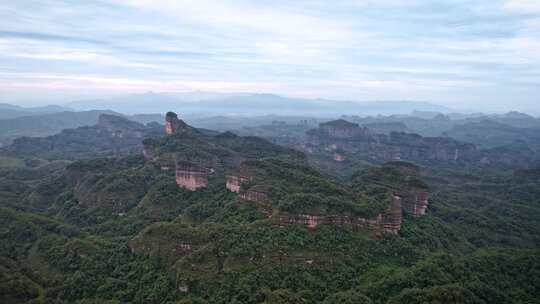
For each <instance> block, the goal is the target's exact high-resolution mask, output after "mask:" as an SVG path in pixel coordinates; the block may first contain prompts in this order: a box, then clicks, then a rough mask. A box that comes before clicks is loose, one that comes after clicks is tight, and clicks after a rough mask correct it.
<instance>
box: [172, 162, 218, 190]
mask: <svg viewBox="0 0 540 304" xmlns="http://www.w3.org/2000/svg"><path fill="white" fill-rule="evenodd" d="M209 174H210V172H209V170H206V169H204V168H199V167H197V166H192V165H185V164H177V166H176V184H178V186H180V187H182V188H185V189H187V190H189V191H196V190H198V189H201V188H206V187H207V186H208V176H209Z"/></svg>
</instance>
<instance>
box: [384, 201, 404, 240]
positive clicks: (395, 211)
mask: <svg viewBox="0 0 540 304" xmlns="http://www.w3.org/2000/svg"><path fill="white" fill-rule="evenodd" d="M402 220H403V217H402V199H401V197H400V196H397V195H394V196H393V197H392V205H391V206H390V210H389V211H388V212H387V213H386V214H384V215H383V229H384V231H385V232H387V233H393V234H398V233H399V230H401V222H402Z"/></svg>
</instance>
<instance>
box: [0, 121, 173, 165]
mask: <svg viewBox="0 0 540 304" xmlns="http://www.w3.org/2000/svg"><path fill="white" fill-rule="evenodd" d="M80 113H83V114H84V115H86V116H85V117H86V118H87V119H89V120H90V119H92V115H94V114H95V113H98V111H94V112H92V113H87V112H80ZM77 114H79V113H77ZM75 115H76V114H75ZM75 115H74V116H75ZM77 117H79V118H80V117H81V115H77ZM162 133H163V127H162V126H161V125H153V126H145V125H143V124H141V123H138V122H135V121H132V120H129V119H127V118H125V117H122V116H117V115H111V114H99V117H98V121H97V124H95V125H93V126H82V127H78V128H69V129H64V130H62V131H61V132H60V133H58V134H55V135H51V136H47V137H27V136H24V137H20V138H17V139H15V140H14V141H13V143H12V144H11V145H9V146H7V147H6V148H4V149H3V150H4V152H5V153H6V154H7V155H10V156H13V157H27V158H34V157H37V158H42V159H49V160H54V159H70V160H71V159H80V158H88V157H103V156H109V157H110V156H118V155H125V154H129V153H130V152H134V151H138V152H139V153H140V151H141V148H142V145H141V141H142V139H143V138H144V137H145V136H150V135H161V134H162Z"/></svg>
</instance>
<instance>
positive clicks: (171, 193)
mask: <svg viewBox="0 0 540 304" xmlns="http://www.w3.org/2000/svg"><path fill="white" fill-rule="evenodd" d="M167 117H169V115H168V116H167ZM173 118H174V117H173ZM357 120H358V121H360V119H357ZM367 122H368V123H373V122H369V121H367ZM166 123H167V124H170V125H168V128H169V129H168V130H172V131H171V133H170V134H164V132H163V129H164V128H163V126H161V125H157V124H155V123H151V124H148V125H143V124H140V123H135V122H130V121H127V119H125V118H120V117H111V115H105V116H102V117H101V118H100V119H99V121H98V124H97V125H96V126H92V127H80V128H78V129H70V130H64V131H62V132H61V133H58V134H56V135H52V136H49V137H43V138H29V137H27V138H21V139H16V140H15V141H14V142H13V144H11V145H9V146H7V147H6V148H4V149H3V150H2V151H1V154H0V240H1V242H0V303H373V304H377V303H381V304H383V303H388V304H394V303H413V304H414V303H419V304H420V303H433V304H435V303H456V304H457V303H478V304H484V303H485V304H492V303H524V304H525V303H527V304H530V303H540V249H539V248H540V224H539V222H540V221H539V219H540V186H539V185H540V171H539V170H540V169H539V168H540V166H539V163H538V162H536V161H537V159H538V158H535V157H528V156H527V157H522V156H521V155H520V154H519V153H520V152H522V151H523V150H521V151H517V152H515V155H517V156H516V159H518V160H519V161H515V162H514V161H507V160H508V159H510V160H513V158H512V156H513V155H514V154H513V153H514V152H512V151H511V150H508V148H507V146H508V144H509V139H508V138H509V137H511V132H517V131H516V129H517V128H518V127H515V126H510V125H508V126H506V127H505V128H502V127H500V128H498V129H496V130H495V131H493V132H502V131H500V130H505V131H504V133H497V134H502V135H504V136H502V135H501V136H499V135H497V134H496V136H490V137H489V138H488V137H485V136H482V134H483V133H482V132H487V131H486V130H493V129H491V128H490V127H489V126H488V127H484V126H481V124H482V121H471V122H470V123H471V124H474V126H475V128H470V129H464V128H463V127H453V129H452V132H449V134H448V135H449V136H452V134H455V136H456V139H452V141H450V140H448V139H447V138H446V137H445V138H446V139H444V140H440V141H436V142H445V143H446V142H451V143H452V146H451V148H452V149H454V148H455V147H469V145H470V144H471V143H470V142H466V140H465V139H470V140H471V141H474V140H476V138H484V139H485V141H484V142H482V143H480V144H481V145H483V146H481V147H480V148H478V149H472V150H470V151H472V152H470V153H477V152H475V151H480V152H478V157H477V155H476V154H471V155H472V156H470V157H468V158H464V159H459V160H458V158H457V157H455V158H453V157H446V154H444V155H443V156H444V157H436V158H435V157H434V158H432V159H430V160H429V161H425V162H424V161H421V160H419V159H415V158H414V157H412V156H414V155H422V154H418V153H416V150H413V149H419V150H418V151H421V153H428V152H429V151H430V150H428V148H426V147H425V146H424V145H428V144H429V143H432V142H435V141H433V140H431V139H429V138H428V139H425V140H424V138H422V137H421V135H415V136H416V137H414V138H420V139H421V140H418V142H419V143H421V144H418V145H417V146H414V145H413V144H411V143H410V142H403V143H396V142H390V143H389V144H388V145H387V146H388V147H391V149H393V150H391V151H392V152H393V153H394V152H395V151H396V150H395V147H396V146H397V147H401V148H403V147H407V149H409V150H407V151H408V152H407V153H409V154H404V153H402V151H401V150H400V151H398V152H400V155H401V158H400V159H399V160H397V159H393V160H392V159H390V158H392V157H393V156H392V157H390V158H389V159H382V158H372V157H369V154H362V153H364V152H363V151H368V150H366V149H367V148H363V147H364V146H365V143H366V142H369V141H368V140H364V139H351V140H349V139H347V138H339V140H334V141H332V140H331V137H330V141H328V140H329V139H328V137H326V138H325V141H324V142H323V141H320V140H319V141H314V140H313V139H311V142H309V143H308V144H309V145H307V144H304V142H302V141H304V140H306V137H305V134H304V132H303V131H304V130H305V129H306V128H305V127H299V126H298V125H292V126H291V129H292V130H291V133H290V134H292V135H291V136H288V137H286V138H285V139H284V140H283V142H281V143H282V144H285V145H286V147H285V146H280V145H277V144H275V143H272V142H271V141H269V140H266V139H262V138H258V137H253V136H245V137H244V136H238V135H236V134H233V133H231V132H225V133H219V132H213V131H209V130H203V129H196V128H194V127H191V126H188V125H186V124H184V123H183V122H181V121H177V120H174V119H171V120H170V121H167V122H166ZM391 123H393V124H394V125H396V127H397V128H400V130H401V131H400V132H402V131H403V130H404V128H403V125H406V126H405V127H406V129H405V130H407V131H408V130H410V129H413V128H414V127H415V126H409V125H408V124H407V121H404V122H402V124H395V123H394V122H391ZM500 123H502V122H498V124H500ZM274 127H275V130H278V131H277V132H279V133H280V134H281V133H283V132H287V128H288V127H287V126H286V125H282V124H280V125H276V126H274ZM374 127H375V126H374ZM376 127H379V128H384V126H382V125H380V124H379V125H377V126H376ZM265 130H266V132H270V136H268V137H269V138H271V139H272V140H273V141H274V142H278V143H280V141H279V140H275V139H276V137H275V136H274V135H275V133H272V130H274V129H273V128H267V129H265ZM299 130H302V132H300V131H299ZM244 131H246V130H244ZM465 131H468V132H469V133H467V134H465V133H466V132H465ZM374 132H375V131H373V133H374ZM474 132H477V133H474ZM300 133H302V134H301V135H298V134H300ZM473 133H474V134H473ZM529 133H530V134H529ZM529 133H521V136H522V137H523V138H520V140H521V141H522V142H523V143H524V144H529V146H528V147H529V148H530V149H531V151H532V152H531V153H537V150H536V149H537V146H536V144H537V142H538V138H537V134H536V133H534V132H532V131H530V132H529ZM265 134H268V133H265ZM340 134H341V133H339V134H338V135H339V136H341V135H340ZM347 134H348V133H347ZM388 134H389V132H388ZM509 134H510V135H509ZM354 136H356V135H354ZM370 136H371V137H370V138H376V137H374V136H372V135H370ZM385 136H386V135H385ZM475 136H476V137H475ZM380 138H382V137H380ZM385 138H386V137H385ZM388 138H390V139H388V140H391V137H390V136H388ZM370 140H371V139H370ZM459 140H464V141H463V142H461V141H459ZM454 141H455V142H457V144H456V143H454ZM458 141H459V142H458ZM336 143H337V145H338V146H339V145H341V147H337V148H333V149H334V150H332V148H329V147H330V146H333V145H336ZM531 143H532V144H531ZM303 144H304V145H303ZM315 145H318V146H315ZM374 145H375V144H374ZM413 146H414V147H413ZM298 147H304V148H305V149H296V148H298ZM306 147H307V148H306ZM358 147H362V148H358ZM411 147H412V148H411ZM501 147H503V148H504V147H506V148H504V149H505V150H504V153H503V152H499V150H492V149H503V148H501ZM293 148H295V149H296V150H295V149H293ZM308 148H309V151H308ZM376 148H377V150H376V151H377V153H378V152H380V151H382V152H384V153H386V150H384V149H386V148H385V147H384V146H382V145H381V143H380V141H379V142H377V145H376ZM444 148H445V149H446V146H444ZM389 149H390V148H389ZM403 149H404V148H403ZM482 149H489V150H482ZM369 151H372V150H369ZM426 151H428V152H426ZM452 151H453V150H452ZM482 151H489V152H482ZM439 152H440V151H439V150H437V151H435V152H434V153H436V154H437V155H439V154H440V153H439ZM336 153H340V154H343V155H344V156H346V158H345V159H344V160H343V159H339V160H336V159H334V158H333V155H335V154H336ZM369 153H372V152H369ZM388 155H390V154H388ZM409 155H412V156H411V157H407V156H409ZM452 155H453V154H452ZM535 155H537V154H535ZM487 158H490V160H491V161H490V162H489V163H488V162H486V161H485V160H486V159H487ZM236 181H239V182H238V187H239V188H238V189H235V188H233V187H232V186H231V185H233V182H236ZM188 185H189V186H194V187H195V188H196V189H195V190H194V189H189V188H186V187H188ZM234 185H236V184H234ZM234 185H233V186H234ZM428 194H429V199H426V200H425V202H424V201H422V200H421V199H420V198H419V197H420V196H421V195H428ZM428 201H429V204H428ZM397 203H399V205H397V206H398V207H397V208H398V209H397V210H398V213H399V214H398V215H399V216H398V217H396V213H395V208H394V207H395V206H396V204H397ZM420 203H422V204H427V205H421V204H420ZM420 205H421V206H422V207H423V208H427V210H425V213H424V211H422V212H420V211H417V207H418V208H420V207H419V206H420ZM392 208H394V209H392ZM413 209H414V210H413ZM411 210H412V211H411ZM422 210H423V209H422ZM392 212H393V213H392ZM389 220H391V221H393V222H391V223H390V222H388V221H389ZM398 220H399V223H398V224H399V225H398V224H396V222H395V221H398ZM390 224H392V225H394V226H392V225H390ZM389 225H390V226H389ZM388 227H391V229H389V228H388Z"/></svg>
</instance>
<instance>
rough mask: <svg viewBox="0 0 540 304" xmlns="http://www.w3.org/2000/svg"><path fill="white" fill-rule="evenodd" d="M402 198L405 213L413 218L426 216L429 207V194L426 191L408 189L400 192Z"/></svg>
mask: <svg viewBox="0 0 540 304" xmlns="http://www.w3.org/2000/svg"><path fill="white" fill-rule="evenodd" d="M399 195H400V196H401V197H402V205H403V211H404V212H405V213H407V214H410V215H412V216H422V215H425V214H426V210H427V207H428V205H429V201H428V199H429V193H428V191H426V190H424V189H415V188H413V189H406V190H401V191H399Z"/></svg>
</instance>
